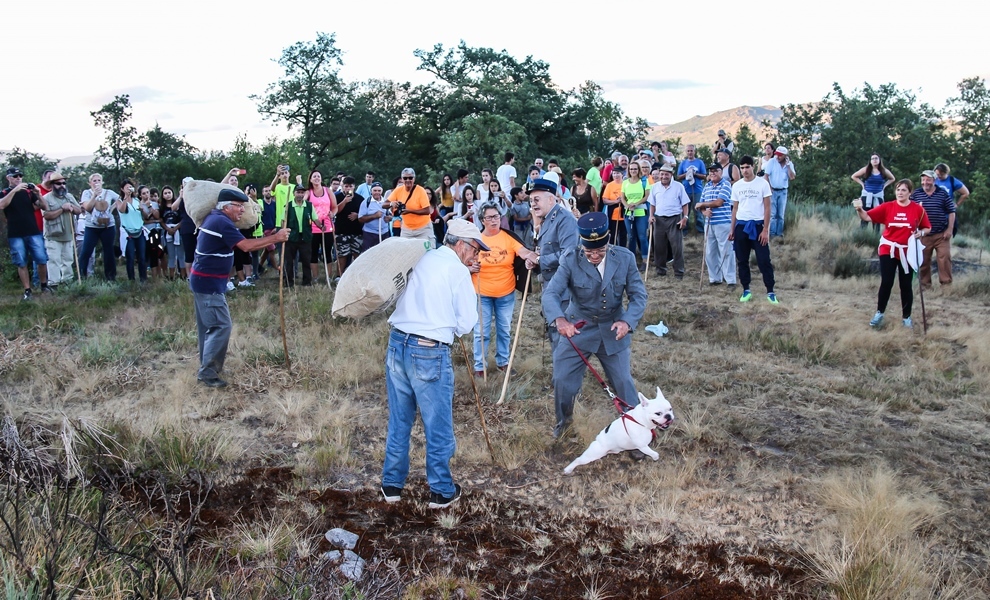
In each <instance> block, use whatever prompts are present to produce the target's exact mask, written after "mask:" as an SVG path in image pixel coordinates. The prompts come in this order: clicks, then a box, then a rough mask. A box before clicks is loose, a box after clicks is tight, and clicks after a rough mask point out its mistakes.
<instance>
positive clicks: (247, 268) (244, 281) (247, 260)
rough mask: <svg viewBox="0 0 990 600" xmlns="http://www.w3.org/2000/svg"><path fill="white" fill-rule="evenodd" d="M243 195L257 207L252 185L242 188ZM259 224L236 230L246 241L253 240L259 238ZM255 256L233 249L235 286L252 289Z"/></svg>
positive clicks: (255, 191) (255, 193)
mask: <svg viewBox="0 0 990 600" xmlns="http://www.w3.org/2000/svg"><path fill="white" fill-rule="evenodd" d="M244 194H245V195H246V196H247V197H248V203H253V204H254V205H255V206H257V205H258V188H256V187H255V186H254V185H252V184H248V185H246V186H244ZM259 225H260V223H255V224H254V226H252V227H246V228H244V229H238V231H239V232H240V233H241V235H242V236H243V237H244V239H246V240H253V239H255V238H259V237H261V236H260V235H256V233H257V232H258V227H259ZM256 260H257V257H256V256H252V254H251V253H250V252H245V251H243V250H241V249H240V248H234V277H235V278H236V279H237V286H238V287H243V288H249V287H254V280H255V279H257V278H256V277H254V275H255V273H256V271H255V261H256Z"/></svg>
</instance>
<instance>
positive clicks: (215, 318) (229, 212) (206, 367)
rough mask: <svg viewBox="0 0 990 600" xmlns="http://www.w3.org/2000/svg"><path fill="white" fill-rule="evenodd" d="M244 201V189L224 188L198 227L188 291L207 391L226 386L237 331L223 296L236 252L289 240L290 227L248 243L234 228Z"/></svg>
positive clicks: (257, 248) (241, 211) (199, 376)
mask: <svg viewBox="0 0 990 600" xmlns="http://www.w3.org/2000/svg"><path fill="white" fill-rule="evenodd" d="M245 202H250V200H249V199H248V197H247V196H246V195H245V194H244V192H242V191H240V190H235V189H230V188H224V189H222V190H220V193H219V195H218V196H217V207H216V208H215V209H213V210H212V211H210V214H209V215H207V216H206V218H205V219H203V224H202V225H201V226H200V228H199V237H198V238H197V239H196V256H195V258H194V260H193V263H192V266H191V267H190V269H189V288H190V289H191V290H192V293H193V307H194V308H195V311H196V334H197V336H198V339H199V365H200V366H199V373H197V375H196V378H197V379H198V380H199V381H200V382H201V383H202V384H203V385H205V386H207V387H213V388H220V387H225V386H226V385H227V382H226V381H224V380H223V379H220V372H221V371H223V362H224V360H225V359H226V357H227V343H228V342H229V341H230V332H231V330H232V329H233V324H232V323H231V321H230V310H229V309H228V308H227V296H226V295H225V294H226V293H227V281H228V277H229V276H230V268H231V267H233V266H234V248H237V249H238V250H240V251H242V252H254V251H255V250H261V249H262V248H264V247H266V246H268V245H269V244H275V243H282V242H285V241H286V240H288V239H289V230H288V229H281V230H278V231H276V232H275V233H273V234H272V235H269V236H265V237H262V238H254V239H250V240H249V239H246V238H245V237H244V236H243V235H242V234H241V232H240V230H238V229H237V226H236V225H234V223H236V222H237V221H238V220H240V218H241V216H242V215H243V214H244V203H245Z"/></svg>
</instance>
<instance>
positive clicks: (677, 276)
mask: <svg viewBox="0 0 990 600" xmlns="http://www.w3.org/2000/svg"><path fill="white" fill-rule="evenodd" d="M674 278H676V279H677V280H678V281H680V280H682V279H684V273H674Z"/></svg>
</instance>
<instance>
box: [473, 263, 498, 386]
mask: <svg viewBox="0 0 990 600" xmlns="http://www.w3.org/2000/svg"><path fill="white" fill-rule="evenodd" d="M492 312H495V311H494V310H493V311H492ZM483 315H484V311H482V310H481V271H478V337H479V341H480V343H481V375H482V378H483V379H484V380H485V383H488V356H487V355H486V354H485V324H484V323H482V320H483V319H482V316H483ZM489 324H490V323H489ZM471 369H472V370H473V369H474V364H473V363H472V365H471ZM471 375H472V376H474V373H473V372H472V373H471Z"/></svg>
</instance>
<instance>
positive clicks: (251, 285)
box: [237, 279, 254, 287]
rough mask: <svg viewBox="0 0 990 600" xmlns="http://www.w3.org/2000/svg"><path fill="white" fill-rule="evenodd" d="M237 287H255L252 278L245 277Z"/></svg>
mask: <svg viewBox="0 0 990 600" xmlns="http://www.w3.org/2000/svg"><path fill="white" fill-rule="evenodd" d="M237 287H254V284H253V283H251V280H250V279H245V280H244V281H242V282H240V283H238V284H237Z"/></svg>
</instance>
